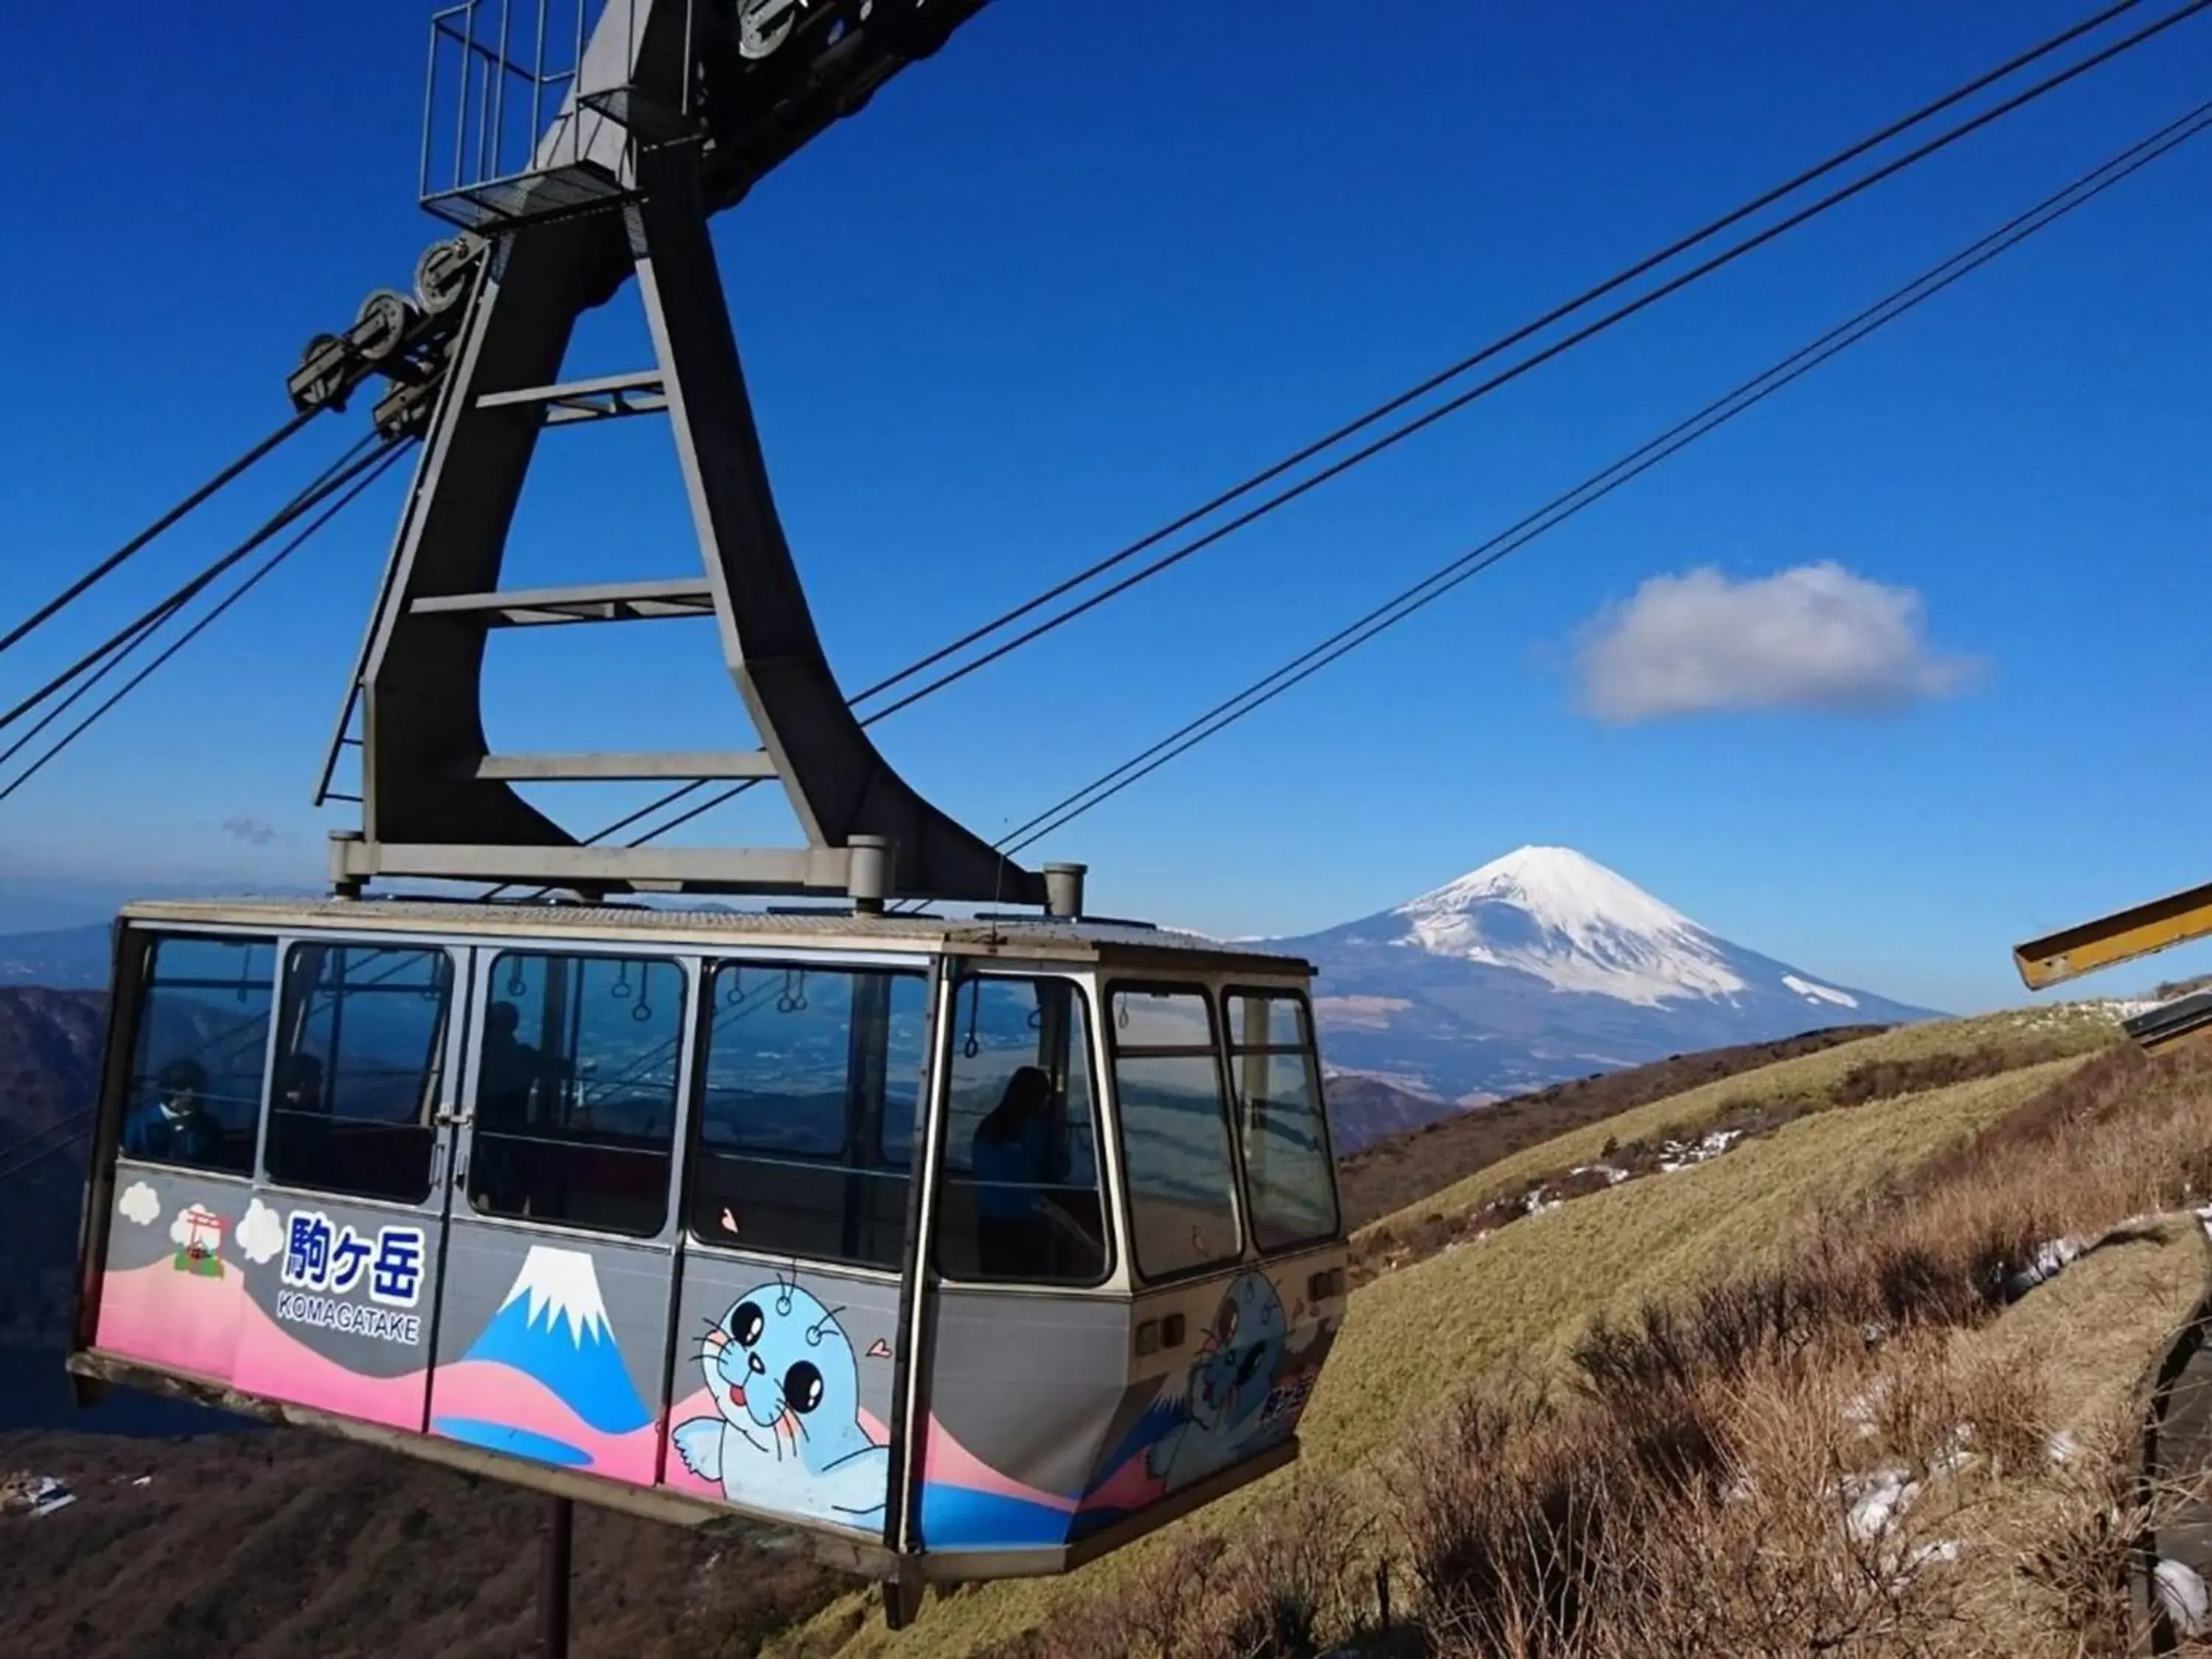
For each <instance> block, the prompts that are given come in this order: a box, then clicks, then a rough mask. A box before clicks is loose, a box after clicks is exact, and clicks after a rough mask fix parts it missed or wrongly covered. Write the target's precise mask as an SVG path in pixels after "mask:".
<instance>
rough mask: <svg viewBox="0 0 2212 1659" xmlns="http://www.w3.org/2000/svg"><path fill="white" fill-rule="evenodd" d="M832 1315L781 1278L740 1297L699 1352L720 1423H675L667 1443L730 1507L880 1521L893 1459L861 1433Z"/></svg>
mask: <svg viewBox="0 0 2212 1659" xmlns="http://www.w3.org/2000/svg"><path fill="white" fill-rule="evenodd" d="M840 1311H841V1310H838V1309H835V1308H825V1307H823V1305H822V1304H821V1303H820V1302H818V1301H817V1300H816V1299H815V1297H812V1296H811V1295H810V1294H809V1293H808V1292H806V1291H803V1290H801V1289H800V1288H799V1286H798V1285H796V1284H795V1283H793V1282H791V1281H788V1280H786V1279H781V1278H778V1279H775V1280H773V1281H771V1282H770V1283H768V1284H765V1285H757V1286H756V1287H754V1288H753V1289H752V1290H750V1291H746V1292H745V1293H744V1295H743V1296H740V1297H738V1299H737V1300H736V1301H735V1302H733V1303H732V1304H730V1310H729V1311H728V1312H727V1313H726V1314H724V1315H723V1316H722V1317H721V1318H720V1320H718V1321H716V1322H714V1325H713V1326H712V1327H710V1328H708V1332H707V1334H706V1335H705V1337H703V1338H702V1340H701V1342H700V1345H699V1363H700V1368H701V1370H703V1371H704V1372H705V1374H706V1380H707V1392H708V1395H710V1396H711V1397H712V1398H713V1400H714V1409H715V1410H716V1412H717V1413H719V1415H717V1416H714V1417H695V1418H692V1419H690V1420H689V1421H686V1422H683V1423H679V1424H678V1425H676V1427H675V1428H674V1429H673V1430H672V1431H671V1432H670V1435H669V1440H670V1442H671V1444H673V1445H674V1447H675V1448H676V1453H677V1455H678V1456H679V1457H681V1458H682V1459H683V1460H684V1467H685V1468H688V1469H690V1471H691V1472H692V1473H693V1474H696V1475H698V1476H699V1477H700V1478H702V1480H714V1481H719V1482H720V1485H721V1488H722V1492H723V1495H724V1496H725V1497H726V1498H728V1499H729V1500H730V1501H731V1502H732V1503H733V1504H746V1505H749V1506H750V1507H752V1508H755V1509H763V1510H776V1511H779V1512H781V1513H784V1514H790V1515H805V1516H812V1517H815V1518H817V1519H820V1520H825V1521H835V1522H842V1523H844V1524H846V1525H848V1526H855V1527H859V1526H866V1525H867V1524H868V1523H870V1522H878V1523H880V1522H881V1521H882V1520H883V1515H884V1497H885V1493H886V1492H887V1490H888V1487H889V1483H890V1449H888V1448H886V1447H884V1446H879V1445H878V1444H877V1443H875V1442H874V1441H873V1440H872V1439H871V1438H869V1436H868V1431H867V1430H866V1428H865V1427H864V1426H862V1425H861V1422H860V1369H859V1365H858V1363H857V1362H856V1361H855V1360H854V1356H853V1344H852V1341H851V1340H850V1339H849V1338H848V1337H847V1336H846V1334H845V1329H844V1327H842V1325H840V1324H839V1323H838V1322H837V1315H838V1313H839V1312H840Z"/></svg>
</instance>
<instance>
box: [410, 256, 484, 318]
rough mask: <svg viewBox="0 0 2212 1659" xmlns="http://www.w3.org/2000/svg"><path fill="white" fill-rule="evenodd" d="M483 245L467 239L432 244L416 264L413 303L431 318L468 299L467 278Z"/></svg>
mask: <svg viewBox="0 0 2212 1659" xmlns="http://www.w3.org/2000/svg"><path fill="white" fill-rule="evenodd" d="M482 246H483V245H482V244H481V243H479V242H477V241H475V240H473V239H471V238H470V237H467V236H456V237H453V238H452V239H451V240H447V241H443V242H433V243H431V244H430V246H428V247H426V248H424V249H423V250H422V258H419V259H417V260H416V262H415V303H416V304H417V305H419V306H421V307H422V309H423V310H424V311H425V312H427V313H429V314H430V315H431V316H433V317H436V316H441V315H442V314H443V313H446V312H448V311H451V310H452V309H453V307H455V306H457V305H459V304H460V302H461V301H463V300H465V299H466V298H467V297H468V293H469V277H470V275H471V272H472V271H473V270H474V269H475V266H476V261H477V253H478V252H480V251H481V250H482Z"/></svg>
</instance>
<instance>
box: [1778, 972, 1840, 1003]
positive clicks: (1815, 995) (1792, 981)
mask: <svg viewBox="0 0 2212 1659" xmlns="http://www.w3.org/2000/svg"><path fill="white" fill-rule="evenodd" d="M1782 982H1783V983H1784V985H1786V986H1788V987H1790V989H1791V990H1793V991H1795V992H1796V994H1798V995H1799V996H1801V997H1803V998H1804V999H1805V1000H1807V1001H1808V1002H1832V1003H1834V1004H1835V1005H1836V1006H1838V1008H1856V1007H1857V1006H1859V1000H1858V999H1857V997H1855V996H1853V995H1852V994H1850V992H1848V991H1838V990H1837V989H1835V988H1834V987H1832V986H1826V985H1815V984H1814V982H1813V981H1811V980H1809V979H1800V978H1798V977H1797V975H1795V974H1784V975H1783V976H1782Z"/></svg>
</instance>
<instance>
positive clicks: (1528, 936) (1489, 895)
mask: <svg viewBox="0 0 2212 1659" xmlns="http://www.w3.org/2000/svg"><path fill="white" fill-rule="evenodd" d="M1493 905H1497V906H1506V907H1510V908H1512V909H1514V910H1516V911H1518V912H1520V913H1521V915H1523V916H1525V917H1526V918H1527V922H1526V924H1525V925H1520V926H1516V927H1512V928H1511V929H1510V937H1508V938H1504V939H1498V938H1493V937H1492V930H1491V929H1488V928H1486V927H1485V925H1484V923H1485V917H1484V915H1483V912H1484V910H1485V909H1486V907H1489V906H1493ZM1392 914H1393V915H1396V916H1400V917H1402V918H1404V919H1405V921H1406V922H1407V935H1406V937H1405V939H1404V940H1403V941H1401V942H1403V943H1407V944H1410V945H1416V946H1418V947H1419V949H1421V950H1423V951H1428V952H1430V953H1431V954H1432V955H1436V956H1447V957H1461V958H1463V959H1465V960H1467V961H1469V962H1480V963H1487V964H1489V965H1490V966H1492V967H1498V968H1511V969H1518V970H1519V971H1521V972H1522V973H1526V974H1532V975H1534V976H1535V977H1536V978H1538V979H1541V980H1542V981H1545V983H1547V984H1548V985H1550V986H1551V987H1553V989H1554V990H1559V991H1582V992H1591V993H1595V994H1598V995H1601V996H1609V997H1615V998H1618V999H1620V1000H1621V1001H1624V1002H1631V1003H1635V1004H1637V1005H1638V1006H1644V1007H1657V1006H1660V1005H1661V1004H1662V1003H1663V1002H1665V1001H1666V1000H1668V998H1670V997H1692V996H1694V997H1708V998H1724V997H1730V996H1734V995H1735V994H1736V993H1738V992H1740V991H1742V990H1745V989H1747V988H1748V987H1747V982H1746V981H1745V980H1744V979H1743V978H1742V976H1741V975H1739V974H1737V973H1736V972H1735V969H1733V968H1732V967H1731V966H1730V965H1729V959H1728V956H1727V952H1726V950H1725V948H1724V947H1723V945H1722V944H1721V942H1720V941H1719V940H1718V939H1715V938H1714V937H1713V935H1712V934H1711V933H1707V932H1706V931H1705V929H1704V928H1702V927H1699V926H1698V924H1697V923H1695V922H1693V921H1691V920H1690V919H1689V918H1688V917H1687V916H1686V915H1682V913H1681V912H1680V911H1679V910H1676V909H1674V908H1672V907H1670V906H1668V905H1666V904H1662V902H1660V901H1659V900H1657V899H1656V898H1654V897H1652V896H1651V895H1650V894H1649V893H1647V892H1645V891H1644V890H1643V889H1642V888H1640V887H1638V886H1637V885H1636V884H1635V883H1633V882H1632V881H1630V880H1629V879H1628V878H1626V877H1625V876H1621V875H1620V874H1617V873H1616V872H1613V871H1611V870H1608V869H1607V868H1606V867H1605V866H1603V865H1601V864H1599V863H1597V862H1596V861H1595V860H1591V859H1589V858H1586V857H1584V856H1583V854H1580V853H1577V852H1576V851H1575V850H1574V849H1573V848H1566V847H1523V848H1521V849H1520V850H1519V851H1517V852H1513V853H1509V854H1506V855H1505V856H1504V858H1502V859H1495V860H1492V861H1491V862H1490V863H1488V864H1486V865H1484V866H1482V867H1481V868H1480V869H1479V870H1474V871H1470V872H1468V874H1466V875H1464V876H1462V877H1461V878H1459V879H1458V880H1456V881H1453V882H1448V883H1446V884H1444V885H1443V886H1442V887H1438V888H1437V889H1435V890H1432V891H1431V892H1426V893H1424V894H1422V895H1421V896H1419V898H1416V899H1414V900H1413V901H1411V902H1408V903H1407V904H1403V905H1401V906H1400V907H1399V908H1397V909H1396V910H1395V911H1394V912H1392Z"/></svg>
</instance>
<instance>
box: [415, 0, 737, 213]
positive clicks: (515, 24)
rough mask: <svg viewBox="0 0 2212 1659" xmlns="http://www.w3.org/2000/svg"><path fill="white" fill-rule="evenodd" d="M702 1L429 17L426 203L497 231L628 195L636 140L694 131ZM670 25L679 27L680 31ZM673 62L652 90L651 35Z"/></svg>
mask: <svg viewBox="0 0 2212 1659" xmlns="http://www.w3.org/2000/svg"><path fill="white" fill-rule="evenodd" d="M693 3H694V0H461V3H459V4H457V5H451V6H447V7H446V8H445V9H442V10H440V11H438V12H436V13H435V14H434V15H432V17H431V20H430V61H429V67H428V73H427V75H426V76H425V82H424V91H423V99H422V173H421V179H420V186H419V194H420V196H421V198H422V205H423V206H424V207H425V208H427V209H428V210H429V211H431V212H432V213H435V214H436V215H437V216H439V217H441V218H442V219H445V220H447V221H448V222H451V223H453V224H457V225H460V226H462V227H464V228H469V229H475V230H492V229H496V228H499V227H501V226H502V225H511V224H514V223H518V222H522V221H525V220H531V219H539V218H545V217H550V216H555V215H560V214H568V213H577V212H584V211H588V210H592V209H593V208H598V207H604V206H606V205H608V204H610V203H611V202H614V201H617V200H619V199H620V198H621V197H623V195H624V194H625V193H626V192H627V191H628V190H629V186H630V183H631V179H632V178H633V176H634V174H633V169H632V167H631V165H630V162H631V160H632V152H633V147H634V146H635V143H637V142H638V141H639V140H640V139H644V140H647V141H658V140H661V139H665V138H671V137H678V136H679V135H680V134H682V133H683V132H684V131H687V130H688V129H689V128H690V125H691V114H692V111H691V103H692V94H691V82H690V76H689V75H688V74H687V73H685V72H684V68H683V67H682V66H683V65H688V64H689V63H690V55H691V54H690V44H691V27H692V15H691V14H692V8H693ZM671 26H674V27H671ZM679 30H680V36H681V41H680V53H681V55H680V56H675V55H673V54H670V53H667V52H665V50H664V51H663V52H662V53H661V56H662V57H663V58H672V61H673V63H674V64H676V65H677V66H678V67H677V68H676V70H675V72H674V73H672V74H667V75H664V76H660V77H659V80H658V82H657V83H656V84H654V85H652V86H651V87H648V86H647V85H646V84H644V81H645V77H644V76H642V75H641V66H642V65H643V64H645V62H646V59H647V52H648V50H649V49H648V47H647V35H648V32H649V31H650V32H653V33H657V34H660V35H663V36H665V35H667V34H670V33H677V32H678V31H679Z"/></svg>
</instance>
